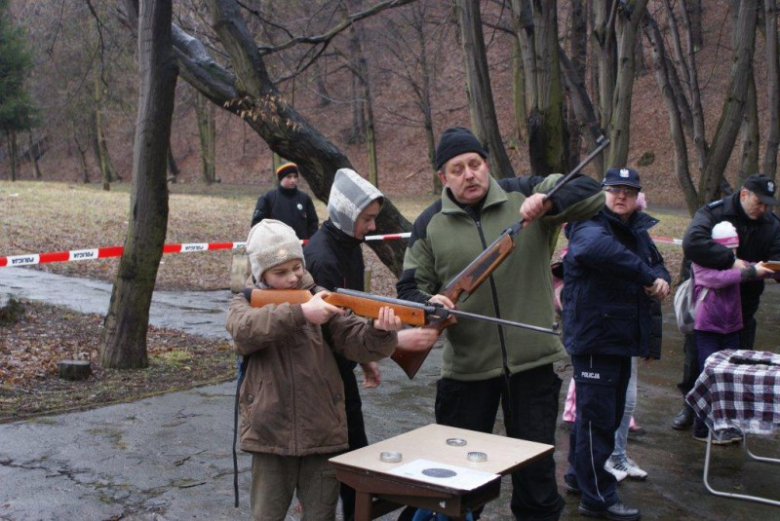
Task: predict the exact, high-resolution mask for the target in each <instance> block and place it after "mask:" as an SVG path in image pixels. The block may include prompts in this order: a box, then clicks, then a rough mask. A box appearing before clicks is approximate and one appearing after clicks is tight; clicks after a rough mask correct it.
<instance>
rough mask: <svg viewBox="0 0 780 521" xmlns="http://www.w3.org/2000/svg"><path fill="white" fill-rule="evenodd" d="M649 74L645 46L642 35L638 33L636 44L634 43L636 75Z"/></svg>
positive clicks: (639, 76)
mask: <svg viewBox="0 0 780 521" xmlns="http://www.w3.org/2000/svg"><path fill="white" fill-rule="evenodd" d="M645 74H647V63H645V46H644V43H643V42H642V35H640V34H638V33H637V36H636V44H635V45H634V77H635V78H641V77H642V76H644V75H645Z"/></svg>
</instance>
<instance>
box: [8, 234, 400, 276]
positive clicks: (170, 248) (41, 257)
mask: <svg viewBox="0 0 780 521" xmlns="http://www.w3.org/2000/svg"><path fill="white" fill-rule="evenodd" d="M410 235H411V234H410V233H409V232H407V233H391V234H387V235H369V236H366V240H367V241H390V240H397V239H407V238H409V236H410ZM306 242H307V241H301V243H302V244H306ZM241 246H246V242H212V243H205V242H194V243H189V244H166V245H165V246H163V253H193V252H198V251H213V250H230V249H236V248H239V247H241ZM123 251H124V247H123V246H109V247H107V248H93V249H89V250H71V251H56V252H51V253H28V254H26V255H9V256H7V257H0V268H4V267H6V266H31V265H34V264H46V263H49V262H71V261H80V260H95V259H108V258H111V257H121V256H122V252H123Z"/></svg>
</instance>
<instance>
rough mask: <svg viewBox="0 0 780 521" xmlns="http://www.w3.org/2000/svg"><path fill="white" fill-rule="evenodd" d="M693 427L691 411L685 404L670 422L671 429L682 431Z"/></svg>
mask: <svg viewBox="0 0 780 521" xmlns="http://www.w3.org/2000/svg"><path fill="white" fill-rule="evenodd" d="M691 425H693V409H691V408H690V406H689V405H688V404H687V403H686V404H685V405H683V408H682V409H680V412H678V413H677V416H675V417H674V420H672V429H675V430H678V431H684V430H686V429H688V428H689V427H690V426H691Z"/></svg>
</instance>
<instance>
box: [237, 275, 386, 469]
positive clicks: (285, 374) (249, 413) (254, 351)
mask: <svg viewBox="0 0 780 521" xmlns="http://www.w3.org/2000/svg"><path fill="white" fill-rule="evenodd" d="M313 287H314V282H313V279H312V278H311V275H309V274H308V272H307V273H306V275H305V276H304V277H303V279H301V285H300V288H301V289H312V288H313ZM326 326H327V328H328V329H329V330H330V335H331V337H332V342H331V344H332V346H333V349H334V350H335V351H337V352H338V353H341V354H342V355H343V356H344V357H346V358H348V359H351V360H355V361H358V362H371V361H375V360H379V359H381V358H384V357H386V356H389V355H390V354H391V353H392V352H393V349H394V348H395V346H396V344H397V339H398V337H397V335H396V333H395V332H387V331H379V330H376V329H374V327H373V324H372V321H371V320H369V319H364V318H359V317H356V316H354V315H348V316H339V315H336V316H334V317H333V318H332V319H331V320H330V321H328V323H327V324H326ZM226 327H227V330H228V332H229V333H230V335H231V336H232V337H233V340H234V342H235V349H236V352H237V353H238V354H239V355H243V356H244V357H247V356H248V357H249V360H248V365H247V372H246V376H245V378H244V381H243V384H242V385H241V391H240V398H239V412H240V415H241V427H240V430H239V432H240V439H241V445H240V446H241V450H244V451H247V452H263V453H271V454H279V455H282V456H306V455H309V454H327V453H332V452H338V451H341V450H344V449H346V448H347V422H346V414H345V412H344V389H343V384H342V382H341V377H340V376H339V372H338V369H337V367H336V362H335V360H334V358H333V353H332V352H331V347H330V346H329V345H328V344H327V343H326V342H325V340H324V338H323V327H325V326H318V325H315V324H312V323H310V322H307V321H306V319H305V318H304V316H303V311H302V309H301V306H300V304H293V305H290V304H281V305H279V306H276V305H267V306H264V307H262V308H253V307H251V306H250V305H249V302H247V300H246V298H244V296H243V295H242V294H238V295H236V296H235V297H234V298H233V300H232V302H231V303H230V309H229V310H228V314H227V324H226Z"/></svg>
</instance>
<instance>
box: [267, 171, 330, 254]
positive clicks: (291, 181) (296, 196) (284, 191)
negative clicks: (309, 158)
mask: <svg viewBox="0 0 780 521" xmlns="http://www.w3.org/2000/svg"><path fill="white" fill-rule="evenodd" d="M276 177H277V179H278V180H279V186H278V187H277V188H275V189H274V190H270V191H268V192H266V193H264V194H263V195H261V196H260V197H259V198H258V199H257V204H256V205H255V211H254V213H253V214H252V226H254V225H255V224H257V223H259V222H260V221H262V220H263V219H276V220H277V221H282V222H283V223H284V224H286V225H287V226H289V227H290V228H292V229H293V230H295V235H297V236H298V238H299V239H308V238H309V237H311V236H312V235H314V232H316V231H317V226H318V225H319V220H318V219H317V211H316V210H315V209H314V203H313V202H312V200H311V197H309V195H308V194H306V193H305V192H301V191H300V190H298V180H299V179H300V174H299V173H298V166H297V165H296V164H295V163H285V164H283V165H282V166H280V167H279V168H277V169H276Z"/></svg>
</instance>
